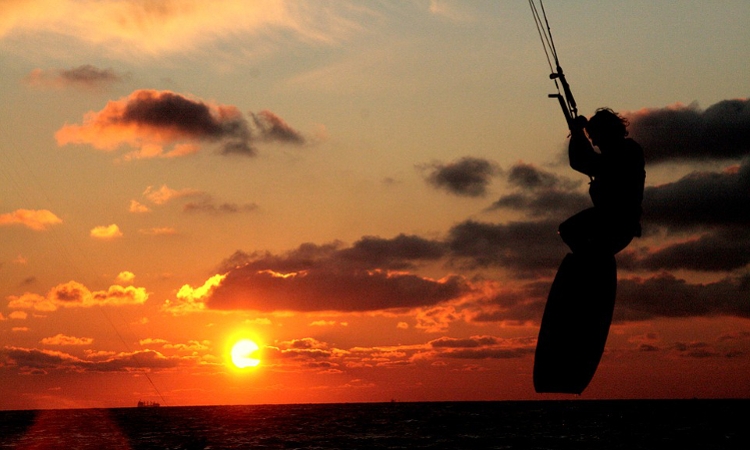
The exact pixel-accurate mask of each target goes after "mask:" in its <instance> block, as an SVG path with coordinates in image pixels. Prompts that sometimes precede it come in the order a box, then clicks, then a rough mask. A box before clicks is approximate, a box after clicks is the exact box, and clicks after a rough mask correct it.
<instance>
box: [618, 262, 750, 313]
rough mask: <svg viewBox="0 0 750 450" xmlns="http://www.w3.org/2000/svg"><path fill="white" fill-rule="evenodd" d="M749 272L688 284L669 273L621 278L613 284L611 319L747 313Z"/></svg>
mask: <svg viewBox="0 0 750 450" xmlns="http://www.w3.org/2000/svg"><path fill="white" fill-rule="evenodd" d="M748 299H750V275H745V276H743V277H728V278H724V279H722V280H719V281H716V282H712V283H705V284H703V283H695V284H691V283H688V282H687V281H685V280H683V279H679V278H677V277H675V276H674V275H671V274H669V273H666V272H665V273H661V274H658V275H655V276H652V277H650V278H646V279H640V278H632V279H621V280H619V281H618V285H617V306H616V308H615V320H646V319H650V318H653V317H696V316H719V315H727V316H737V317H745V318H748V317H750V302H748Z"/></svg>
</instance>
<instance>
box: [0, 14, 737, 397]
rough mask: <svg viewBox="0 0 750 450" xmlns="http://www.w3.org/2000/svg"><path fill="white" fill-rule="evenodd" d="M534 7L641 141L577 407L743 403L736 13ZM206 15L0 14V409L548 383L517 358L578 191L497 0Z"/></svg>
mask: <svg viewBox="0 0 750 450" xmlns="http://www.w3.org/2000/svg"><path fill="white" fill-rule="evenodd" d="M546 7H547V13H548V14H549V16H550V21H551V26H552V29H553V33H554V36H555V40H556V45H557V47H558V53H559V54H560V57H561V63H562V64H563V65H564V66H565V72H566V74H567V76H568V79H569V81H570V83H571V85H572V88H573V91H574V92H575V94H576V99H577V100H578V103H579V106H580V110H581V113H583V114H585V115H590V114H592V113H593V111H594V110H595V109H596V108H597V107H600V106H609V107H612V108H613V109H615V110H617V111H621V112H622V113H623V114H624V115H626V116H627V117H628V118H629V120H630V123H631V125H630V132H631V136H632V137H633V138H634V139H636V140H637V141H638V142H640V143H641V144H642V145H643V147H644V150H645V152H646V158H647V167H646V170H647V180H646V186H647V188H646V193H645V199H644V209H645V215H644V223H643V225H644V230H645V234H644V236H643V238H641V239H638V240H636V241H634V242H633V244H631V246H630V247H628V249H627V250H625V251H624V252H622V253H621V254H620V255H618V266H619V285H618V289H619V290H618V300H617V305H616V309H615V321H614V324H613V326H612V329H611V333H610V337H609V340H608V343H607V349H606V351H605V355H604V358H603V360H602V363H601V365H600V367H599V371H598V372H597V374H596V376H595V377H594V380H593V381H592V383H591V385H590V386H589V388H588V389H587V390H586V391H585V392H584V394H583V398H672V397H677V398H690V397H748V396H750V379H748V377H749V376H750V375H749V374H750V370H749V369H750V367H749V365H750V302H749V300H750V272H749V271H748V265H749V264H750V256H748V255H750V234H749V233H748V231H747V230H748V224H750V215H748V211H750V197H748V192H750V189H748V186H750V159H748V158H749V157H750V147H748V142H750V139H748V138H750V135H749V134H748V130H750V101H748V99H747V95H748V92H750V82H748V78H747V72H748V70H749V69H750V67H749V64H748V61H750V55H748V48H747V46H746V45H743V43H744V42H749V41H750V34H749V32H748V30H747V27H746V23H747V19H750V5H748V4H747V3H746V2H743V1H735V2H724V3H723V4H722V7H711V8H707V7H704V6H702V5H701V6H687V5H683V4H681V3H676V4H675V3H673V2H661V1H657V2H651V1H642V2H641V1H638V2H628V3H627V6H624V5H612V4H609V3H602V2H587V1H581V2H574V3H569V2H565V4H562V3H559V4H558V3H555V2H550V3H549V4H547V5H546ZM206 8H207V6H206V3H205V2H198V1H184V2H140V1H113V2H94V1H68V0H63V1H44V0H35V1H25V2H4V3H3V4H2V6H0V58H2V60H1V62H2V67H3V70H4V72H3V74H4V76H3V80H4V83H3V84H2V86H0V91H1V95H2V98H3V100H4V101H3V102H2V104H0V132H1V133H2V134H1V135H0V152H1V154H2V156H3V164H0V188H1V189H2V192H3V195H2V198H0V236H1V239H2V245H0V299H2V301H1V302H0V409H27V408H67V407H113V406H132V405H135V403H136V402H137V401H138V400H139V399H143V400H153V401H159V402H162V403H165V404H168V405H197V404H235V403H286V402H355V401H388V400H390V399H397V400H401V401H416V400H504V399H548V398H567V397H566V396H551V395H538V394H535V393H534V390H533V384H532V380H531V374H532V366H533V354H534V348H535V343H536V342H535V340H536V335H537V332H538V327H539V321H540V319H541V315H542V311H543V308H544V302H545V300H546V295H547V292H548V290H549V286H550V283H551V279H552V277H553V276H554V273H555V270H556V268H557V266H558V264H559V262H560V261H561V260H562V258H563V256H564V255H565V253H566V248H565V246H564V244H563V243H562V242H561V241H560V240H559V238H558V236H557V234H556V229H557V225H558V224H559V223H560V222H561V221H562V220H564V219H565V218H566V217H568V216H570V215H571V214H573V213H575V212H576V211H578V210H580V209H582V208H585V207H587V206H588V205H589V204H590V200H589V198H588V195H587V191H586V189H587V179H586V177H584V176H583V175H581V174H579V173H576V172H574V171H572V170H571V169H570V168H569V167H567V165H566V164H565V160H564V149H565V145H566V129H565V123H564V120H563V117H562V115H561V114H560V111H559V107H558V106H557V104H556V102H554V101H553V100H550V99H548V98H547V97H546V96H547V94H548V93H551V92H553V90H554V85H553V84H552V83H551V82H550V81H549V79H548V77H547V75H548V74H547V69H546V65H545V62H544V54H543V51H542V49H541V47H540V43H539V38H538V36H537V34H536V29H535V27H534V23H533V19H532V17H531V13H530V11H529V8H528V4H527V2H481V1H477V2H473V1H469V2H466V1H448V0H432V1H427V0H425V1H413V2H411V1H410V2H384V3H377V4H373V3H372V2H364V1H363V2H359V1H354V2H334V3H331V4H328V3H326V4H321V3H320V2H313V1H310V2H307V1H295V2H287V1H283V0H278V1H269V2H258V3H256V2H242V1H233V0H224V1H218V2H212V3H211V10H210V11H207V10H206ZM655 17H658V18H659V20H655V19H654V18H655ZM582 18H585V20H584V19H582ZM612 49H615V50H612ZM719 68H720V70H717V69H719ZM243 338H244V339H252V340H253V341H255V342H256V343H257V344H258V345H259V347H260V348H259V350H258V351H257V352H255V353H254V354H253V355H252V356H253V357H256V358H258V359H260V360H261V363H260V364H259V365H258V366H257V367H252V368H248V369H244V370H238V369H236V368H234V367H233V365H232V364H231V361H230V357H229V356H230V349H231V346H232V345H233V343H234V342H236V341H237V340H239V339H243Z"/></svg>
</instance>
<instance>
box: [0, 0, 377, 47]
mask: <svg viewBox="0 0 750 450" xmlns="http://www.w3.org/2000/svg"><path fill="white" fill-rule="evenodd" d="M369 15H371V13H370V12H369V11H368V9H367V8H364V7H361V6H359V7H358V6H356V5H346V4H336V3H333V4H327V3H321V2H317V1H286V0H269V1H263V2H246V1H242V0H217V1H213V2H209V3H207V2H203V1H199V0H182V1H179V2H131V1H111V2H100V1H96V0H82V1H81V0H78V1H75V0H42V1H34V2H23V1H21V2H4V3H3V5H2V8H0V38H2V37H7V36H12V35H14V34H25V35H29V34H32V33H48V34H53V35H58V36H67V37H70V38H72V39H75V40H76V41H78V42H80V43H83V44H88V45H91V46H97V47H104V48H106V49H107V50H108V51H109V52H112V53H114V54H115V55H122V56H127V55H138V54H151V55H158V54H164V53H174V52H177V53H179V52H185V51H191V50H196V49H197V48H200V47H202V46H205V45H207V44H209V43H211V42H213V41H216V40H220V39H223V38H226V37H227V36H238V35H247V36H252V37H255V41H256V45H257V46H258V47H260V48H263V47H264V46H268V45H272V44H273V43H274V39H272V38H277V39H278V37H279V35H282V34H288V35H290V36H291V38H292V39H294V40H296V41H308V42H313V43H322V44H329V43H336V42H339V41H340V40H341V39H342V38H344V37H345V36H348V35H350V34H352V33H353V32H357V31H359V30H360V29H361V25H360V23H361V22H360V20H358V19H361V18H363V17H366V16H369ZM264 37H265V38H268V39H263V38H264ZM250 50H252V48H251V49H250Z"/></svg>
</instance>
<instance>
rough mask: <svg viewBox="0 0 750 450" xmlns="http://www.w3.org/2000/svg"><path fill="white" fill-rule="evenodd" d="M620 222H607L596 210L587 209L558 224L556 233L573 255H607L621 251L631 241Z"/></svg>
mask: <svg viewBox="0 0 750 450" xmlns="http://www.w3.org/2000/svg"><path fill="white" fill-rule="evenodd" d="M624 223H625V222H623V221H622V220H615V219H610V220H607V219H606V218H605V217H604V216H603V215H602V213H601V212H600V211H599V210H598V209H596V208H588V209H584V210H583V211H581V212H579V213H578V214H576V215H574V216H572V217H570V218H569V219H567V220H566V221H565V222H563V223H561V224H560V227H559V228H558V233H559V234H560V237H561V238H562V240H563V242H565V244H567V245H568V247H570V250H571V251H572V252H573V253H574V254H589V255H594V254H609V255H614V254H616V253H619V252H620V251H622V250H623V249H624V248H625V247H627V246H628V244H630V241H632V240H633V235H632V233H631V232H630V231H629V230H628V229H627V228H624Z"/></svg>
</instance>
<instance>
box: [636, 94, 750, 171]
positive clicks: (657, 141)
mask: <svg viewBox="0 0 750 450" xmlns="http://www.w3.org/2000/svg"><path fill="white" fill-rule="evenodd" d="M627 117H628V119H629V120H630V127H629V130H630V135H631V137H632V138H633V139H635V140H636V141H638V142H639V143H640V144H641V146H643V149H644V151H645V153H646V160H647V162H648V163H660V162H666V161H670V160H716V159H739V158H742V157H745V156H748V155H750V100H748V99H735V100H723V101H721V102H718V103H716V104H714V105H712V106H710V107H708V108H707V109H706V110H701V109H700V108H699V107H698V106H697V105H696V104H692V105H690V106H684V105H676V106H671V107H667V108H662V109H646V110H641V111H636V112H633V113H629V114H627Z"/></svg>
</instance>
